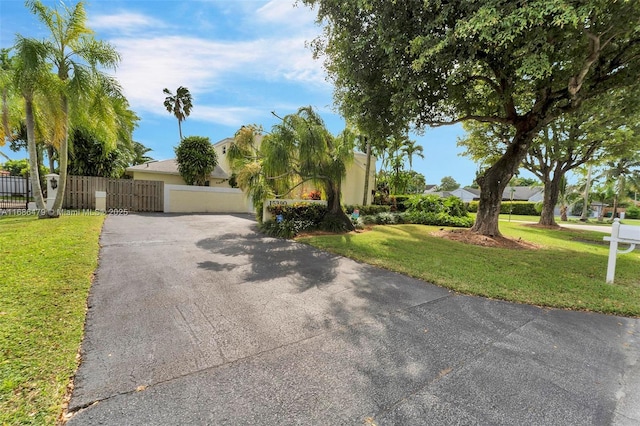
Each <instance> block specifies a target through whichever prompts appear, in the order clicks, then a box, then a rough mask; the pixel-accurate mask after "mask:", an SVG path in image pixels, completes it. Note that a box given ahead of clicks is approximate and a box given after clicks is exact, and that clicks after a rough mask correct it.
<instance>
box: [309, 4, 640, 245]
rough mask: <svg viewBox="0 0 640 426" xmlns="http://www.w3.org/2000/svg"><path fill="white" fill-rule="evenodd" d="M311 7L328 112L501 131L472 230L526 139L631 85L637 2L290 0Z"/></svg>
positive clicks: (488, 226)
mask: <svg viewBox="0 0 640 426" xmlns="http://www.w3.org/2000/svg"><path fill="white" fill-rule="evenodd" d="M302 1H303V3H305V4H307V5H314V6H318V21H319V22H322V23H325V24H326V26H325V32H324V35H323V36H322V37H320V38H318V39H317V40H316V41H315V43H314V47H315V49H316V50H315V52H316V54H317V55H318V56H322V55H324V58H325V66H326V68H327V70H328V71H329V74H330V76H331V77H332V79H333V81H334V83H335V86H336V91H335V98H336V101H337V103H338V105H339V107H340V110H341V111H342V112H343V114H344V115H345V116H346V117H347V118H348V119H351V120H353V121H354V122H356V123H358V125H359V126H360V125H361V127H363V128H374V129H376V130H377V131H378V132H381V133H383V134H393V133H394V132H397V131H399V130H401V129H404V128H406V127H407V126H409V125H412V126H414V127H415V128H417V129H418V130H420V129H423V128H425V127H426V126H438V125H444V124H451V123H457V122H461V121H467V120H475V121H480V122H487V123H500V124H504V125H507V126H510V127H511V128H512V129H513V137H512V138H511V140H510V141H509V143H508V145H507V147H506V148H505V150H504V151H503V152H502V154H501V156H500V157H499V158H498V159H497V160H496V161H495V163H493V164H492V165H491V166H490V167H489V168H487V169H486V170H485V171H484V172H483V173H482V174H481V175H479V176H478V179H477V182H478V184H479V185H480V188H481V196H480V205H479V209H478V215H477V219H476V224H475V225H474V227H473V230H474V231H476V232H479V233H482V234H485V235H499V230H498V215H499V212H500V209H499V206H500V201H501V198H502V192H503V190H504V188H505V187H506V185H507V183H508V182H509V180H510V179H511V177H512V176H513V175H514V174H515V173H516V171H517V168H518V166H519V165H520V162H521V161H522V159H523V158H524V156H525V155H526V154H527V152H528V151H529V148H530V146H531V142H532V140H533V138H534V137H535V135H536V134H537V133H538V132H539V131H540V130H541V129H542V128H543V127H544V126H546V125H547V124H549V123H550V122H551V121H553V120H554V119H556V118H557V117H559V116H561V115H563V114H565V113H567V112H570V111H573V110H576V109H578V108H580V106H581V104H582V103H583V102H584V101H585V100H588V99H593V98H595V97H602V96H607V94H608V93H609V92H610V91H611V90H612V89H616V88H617V89H620V88H625V87H631V86H636V85H637V84H638V80H637V75H638V71H639V69H640V25H639V18H640V3H639V2H637V1H631V0H628V1H624V0H623V1H616V2H612V1H610V0H582V1H577V2H571V3H569V2H565V1H556V2H550V1H548V0H532V1H527V2H514V1H510V0H482V1H476V2H470V1H467V0H454V1H451V2H446V3H444V2H440V1H434V2H425V1H422V0H407V1H403V2H390V1H387V0H369V1H366V2H362V1H355V0H346V1H345V0H302Z"/></svg>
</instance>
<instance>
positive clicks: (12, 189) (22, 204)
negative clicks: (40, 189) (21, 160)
mask: <svg viewBox="0 0 640 426" xmlns="http://www.w3.org/2000/svg"><path fill="white" fill-rule="evenodd" d="M30 198H31V182H30V179H29V177H28V176H26V177H23V176H3V175H0V210H10V209H20V210H22V209H26V208H27V206H28V204H29V200H30Z"/></svg>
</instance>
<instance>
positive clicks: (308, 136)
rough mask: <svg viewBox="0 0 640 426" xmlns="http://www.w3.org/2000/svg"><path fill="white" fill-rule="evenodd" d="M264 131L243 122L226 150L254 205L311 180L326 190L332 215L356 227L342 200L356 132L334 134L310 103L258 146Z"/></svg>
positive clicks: (346, 225) (345, 224)
mask: <svg viewBox="0 0 640 426" xmlns="http://www.w3.org/2000/svg"><path fill="white" fill-rule="evenodd" d="M260 132H261V128H260V127H258V126H243V127H242V128H241V129H240V130H238V132H237V133H236V136H235V139H234V142H233V144H232V146H231V147H230V149H229V151H228V155H229V158H230V160H231V163H232V166H233V168H234V171H236V172H237V174H238V184H239V186H240V187H241V188H242V189H243V190H248V191H249V193H250V194H251V195H252V196H253V199H254V203H261V202H262V201H263V200H264V199H265V198H267V197H268V196H278V197H282V196H285V195H287V194H289V193H291V191H293V190H294V189H295V188H297V187H300V186H301V185H304V184H305V183H306V182H310V183H312V184H314V185H315V186H316V187H318V188H319V189H321V190H322V192H323V193H324V196H325V197H326V199H327V208H328V212H329V214H330V215H332V216H334V217H336V218H337V219H338V220H340V221H341V222H342V224H343V226H344V227H345V228H346V229H353V224H352V223H351V221H350V220H349V218H347V217H346V215H345V214H344V212H343V210H342V207H341V204H340V198H341V184H342V179H343V178H344V177H345V176H346V171H347V169H346V167H347V164H348V163H349V162H350V161H352V160H353V148H354V146H355V139H356V135H355V134H354V133H353V132H351V131H350V130H348V129H347V130H345V131H343V132H342V133H341V134H340V135H338V136H333V135H332V134H331V133H330V132H329V131H328V130H327V128H326V126H325V124H324V121H323V120H322V118H321V117H320V116H319V115H318V114H317V113H316V112H315V111H314V110H313V109H312V108H311V107H302V108H299V109H298V111H297V112H296V113H294V114H289V115H286V116H284V117H282V118H281V119H280V122H279V123H277V124H275V125H274V126H273V127H272V129H271V132H270V133H268V134H266V135H264V137H263V138H262V141H261V143H260V144H259V145H258V144H257V141H256V139H257V138H256V137H257V136H258V135H259V134H260Z"/></svg>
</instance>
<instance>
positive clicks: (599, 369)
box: [69, 215, 640, 426]
mask: <svg viewBox="0 0 640 426" xmlns="http://www.w3.org/2000/svg"><path fill="white" fill-rule="evenodd" d="M255 228H256V227H255V223H254V222H253V221H252V220H250V218H249V217H248V216H246V217H245V216H229V215H130V216H124V217H118V216H110V217H108V218H107V219H106V222H105V225H104V229H103V233H102V236H101V244H102V248H101V251H100V263H99V267H98V271H97V275H96V279H95V282H94V285H93V287H92V289H91V294H90V297H89V311H88V316H87V322H86V330H85V338H84V342H83V345H82V363H81V366H80V369H79V371H78V373H77V376H76V379H75V389H74V392H73V395H72V398H71V402H70V410H71V411H72V412H73V413H74V414H73V417H72V418H71V420H70V421H69V425H73V426H77V425H97V424H100V425H103V424H104V425H176V424H199V425H205V424H206V425H256V424H261V425H284V424H303V425H307V424H308V425H343V424H344V425H362V424H369V425H374V424H375V425H451V424H465V425H467V424H468V425H474V424H478V425H488V424H505V425H506V424H509V425H516V424H517V425H525V424H527V425H608V424H619V425H637V424H640V408H639V407H640V362H638V360H639V357H640V339H638V334H639V333H640V321H639V320H637V319H628V318H620V317H614V316H606V315H599V314H591V313H578V312H569V311H561V310H552V309H541V308H537V307H533V306H527V305H516V304H511V303H505V302H500V301H493V300H487V299H482V298H476V297H468V296H461V295H458V294H455V293H451V292H449V291H447V290H445V289H441V288H438V287H435V286H433V285H430V284H428V283H425V282H422V281H419V280H415V279H411V278H407V277H405V276H402V275H398V274H394V273H391V272H388V271H384V270H380V269H377V268H374V267H371V266H368V265H364V264H360V263H357V262H354V261H351V260H349V259H345V258H342V257H339V256H334V255H331V254H327V253H324V252H321V251H318V250H316V249H314V248H311V247H308V246H305V245H301V244H297V243H292V242H289V241H283V240H277V239H272V238H266V237H263V236H261V235H259V234H257V233H256V231H255ZM424 255H425V256H428V255H429V252H428V247H425V253H424Z"/></svg>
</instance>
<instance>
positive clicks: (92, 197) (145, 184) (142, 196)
mask: <svg viewBox="0 0 640 426" xmlns="http://www.w3.org/2000/svg"><path fill="white" fill-rule="evenodd" d="M96 191H104V192H106V193H107V210H109V209H126V210H128V211H134V212H161V211H163V210H164V200H163V197H164V182H161V181H155V180H133V179H109V178H103V177H95V176H69V177H68V179H67V188H66V190H65V192H64V203H63V207H64V208H66V209H74V210H77V209H90V210H94V209H95V208H96Z"/></svg>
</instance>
